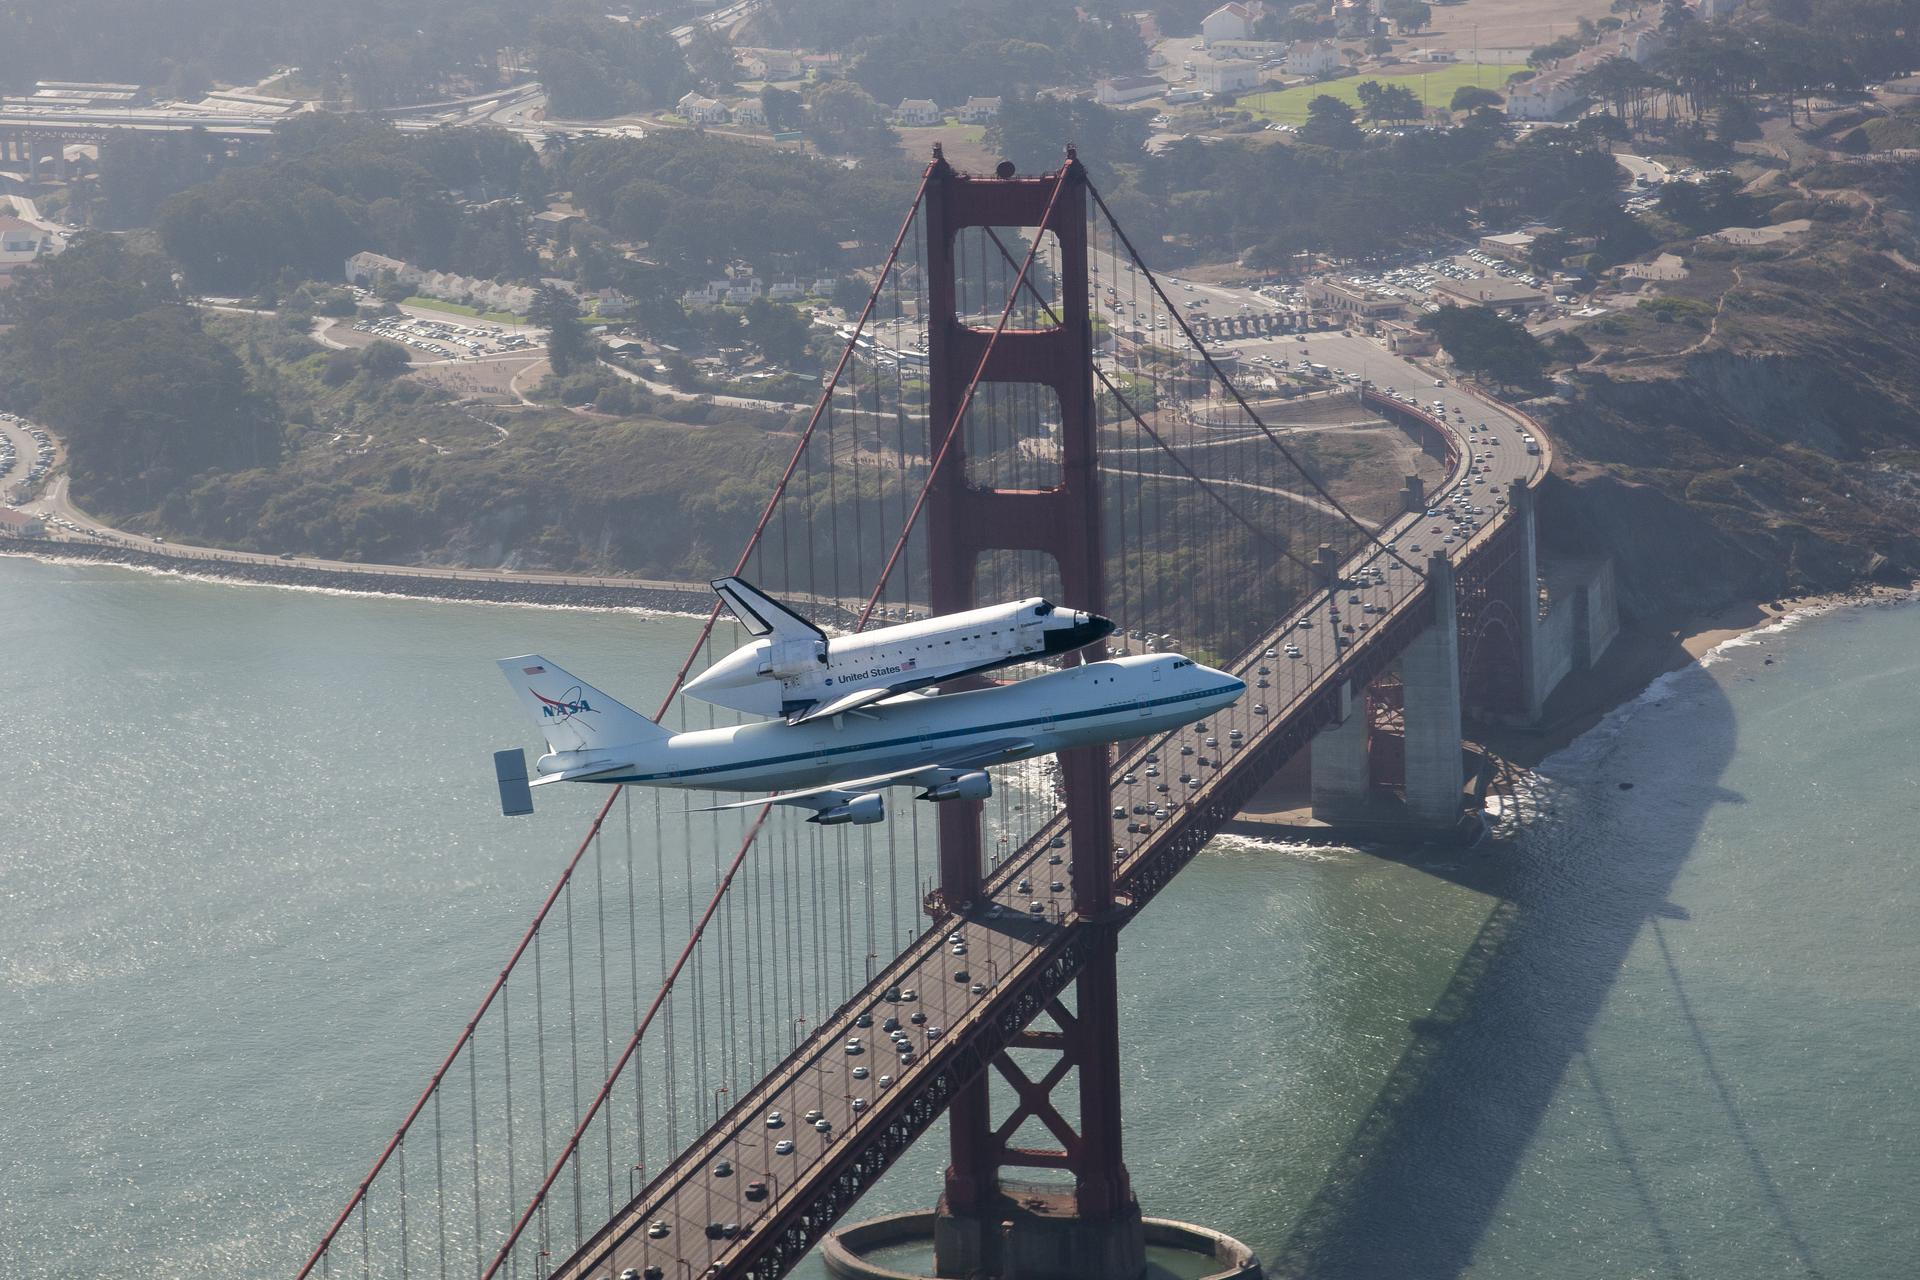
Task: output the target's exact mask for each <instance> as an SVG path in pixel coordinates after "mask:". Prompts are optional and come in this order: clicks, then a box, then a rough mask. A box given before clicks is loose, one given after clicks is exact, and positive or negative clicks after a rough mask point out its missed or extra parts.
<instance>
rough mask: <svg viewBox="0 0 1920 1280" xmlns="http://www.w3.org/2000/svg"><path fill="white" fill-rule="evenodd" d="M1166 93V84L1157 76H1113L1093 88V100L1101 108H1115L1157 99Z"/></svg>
mask: <svg viewBox="0 0 1920 1280" xmlns="http://www.w3.org/2000/svg"><path fill="white" fill-rule="evenodd" d="M1166 91H1167V82H1166V81H1165V80H1162V79H1161V78H1160V77H1159V76H1113V77H1112V78H1110V79H1107V80H1102V81H1099V82H1098V83H1097V84H1095V85H1094V87H1093V100H1094V101H1095V102H1098V103H1100V104H1101V105H1102V106H1108V107H1116V106H1120V105H1123V104H1125V103H1128V102H1139V101H1140V100H1141V99H1143V98H1157V97H1159V96H1160V95H1161V94H1163V93H1165V92H1166Z"/></svg>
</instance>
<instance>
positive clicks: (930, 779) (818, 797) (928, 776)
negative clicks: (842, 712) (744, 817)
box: [695, 740, 1033, 813]
mask: <svg viewBox="0 0 1920 1280" xmlns="http://www.w3.org/2000/svg"><path fill="white" fill-rule="evenodd" d="M1032 749H1033V743H1032V742H1031V741H1014V740H1008V741H1005V742H993V743H986V744H975V745H974V746H972V747H970V748H968V749H967V750H966V751H964V752H961V753H958V754H956V755H954V756H951V757H949V758H946V759H943V760H937V761H930V762H928V763H926V764H916V765H912V766H910V767H908V768H905V769H895V770H894V771H893V772H891V773H876V774H874V775H872V776H871V777H866V778H848V779H847V780H845V781H844V782H827V783H822V784H821V785H820V786H817V787H803V788H801V789H800V790H798V791H782V792H780V793H779V794H777V795H771V796H760V797H758V798H756V799H753V800H736V801H734V802H733V803H732V804H716V805H708V806H707V807H706V808H703V809H698V810H695V812H697V813H710V812H713V811H715V810H719V809H757V808H759V807H760V806H761V805H763V804H791V805H799V806H801V807H803V808H808V809H824V808H830V807H832V806H834V805H838V804H845V803H846V802H847V801H848V800H850V799H852V798H853V797H854V796H858V795H864V794H865V793H867V792H869V791H879V790H881V789H882V788H884V787H895V786H902V785H906V784H912V785H914V786H924V787H934V786H938V785H940V784H941V783H943V782H946V781H947V780H949V779H950V778H952V777H953V776H954V775H955V774H957V773H967V772H970V771H972V770H975V769H980V768H983V767H985V766H986V765H990V764H998V763H999V762H1000V761H1002V760H1007V759H1011V758H1013V757H1015V756H1019V755H1022V754H1024V753H1026V752H1028V751H1031V750H1032Z"/></svg>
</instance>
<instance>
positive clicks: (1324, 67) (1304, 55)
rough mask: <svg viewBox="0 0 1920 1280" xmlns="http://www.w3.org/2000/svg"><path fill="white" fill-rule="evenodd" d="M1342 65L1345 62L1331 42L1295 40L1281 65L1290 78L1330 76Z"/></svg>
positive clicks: (1337, 47)
mask: <svg viewBox="0 0 1920 1280" xmlns="http://www.w3.org/2000/svg"><path fill="white" fill-rule="evenodd" d="M1344 65H1346V60H1345V59H1343V58H1342V57H1341V56H1340V46H1339V45H1337V44H1335V43H1334V42H1333V41H1331V40H1296V41H1294V43H1293V47H1292V48H1290V49H1288V50H1287V60H1286V62H1285V63H1284V64H1282V66H1283V69H1284V70H1285V71H1286V73H1287V74H1288V75H1290V76H1324V75H1330V74H1332V73H1333V72H1335V71H1338V70H1339V69H1340V68H1341V67H1342V66H1344Z"/></svg>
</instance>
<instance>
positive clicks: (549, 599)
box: [0, 537, 713, 617]
mask: <svg viewBox="0 0 1920 1280" xmlns="http://www.w3.org/2000/svg"><path fill="white" fill-rule="evenodd" d="M0 555H8V556H17V557H22V558H25V559H30V560H39V561H43V562H45V563H49V564H107V565H117V566H120V567H122V568H126V569H133V570H135V571H137V572H143V573H152V574H157V575H162V576H170V577H183V578H195V579H201V580H206V581H217V582H224V583H232V584H236V585H242V586H256V587H279V588H284V589H290V590H304V591H323V592H329V593H334V594H340V595H357V596H370V597H375V598H379V597H386V598H393V599H407V600H431V601H441V602H453V603H468V604H522V605H538V606H542V607H546V608H565V609H619V610H632V611H640V612H646V613H659V614H672V615H677V616H682V617H685V616H694V617H705V616H706V615H707V613H708V612H709V611H710V610H711V609H712V608H713V594H712V593H711V592H710V591H702V592H699V593H697V594H696V593H695V592H692V591H677V590H672V589H669V588H664V587H657V586H641V585H638V584H636V585H634V586H630V587H628V586H617V585H613V584H609V583H570V582H547V581H537V580H529V579H516V578H499V579H489V578H471V577H460V576H458V573H457V571H455V570H453V569H449V570H447V576H446V577H444V578H441V577H435V576H432V575H431V574H429V573H426V572H420V571H416V572H412V573H384V572H382V571H380V570H377V569H321V568H317V567H313V566H306V565H300V564H298V563H291V564H279V563H274V564H266V563H261V562H258V561H249V560H223V559H217V558H209V559H201V558H198V557H187V556H173V555H167V554H165V553H162V552H156V551H146V550H141V549H138V548H134V547H125V546H107V545H101V544H98V543H86V542H73V543H68V542H52V541H47V540H44V539H34V538H11V537H0ZM467 572H472V571H467Z"/></svg>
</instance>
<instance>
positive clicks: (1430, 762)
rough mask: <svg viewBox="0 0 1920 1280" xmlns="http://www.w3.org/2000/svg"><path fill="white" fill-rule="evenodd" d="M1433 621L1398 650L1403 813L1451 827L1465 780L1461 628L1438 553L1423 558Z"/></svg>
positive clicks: (1449, 573) (1447, 569)
mask: <svg viewBox="0 0 1920 1280" xmlns="http://www.w3.org/2000/svg"><path fill="white" fill-rule="evenodd" d="M1427 582H1428V589H1429V590H1431V591H1432V593H1433V625H1431V626H1429V627H1428V628H1427V629H1426V630H1425V631H1423V632H1421V634H1420V637H1419V639H1417V640H1415V641H1414V642H1413V643H1412V644H1410V645H1408V646H1407V651H1406V652H1405V653H1404V654H1403V655H1401V659H1400V678H1401V683H1402V685H1403V686H1404V689H1405V703H1404V709H1403V711H1402V716H1403V720H1404V723H1405V726H1406V729H1405V733H1406V752H1407V756H1406V803H1407V818H1408V820H1409V821H1410V822H1412V823H1414V824H1415V825H1417V826H1422V827H1434V828H1447V829H1451V828H1452V827H1454V826H1455V825H1457V824H1458V823H1459V821H1460V811H1461V809H1460V788H1461V787H1462V785H1463V784H1464V783H1465V781H1466V774H1465V770H1464V769H1463V768H1462V766H1461V750H1460V629H1459V622H1458V619H1457V617H1456V608H1455V601H1454V585H1453V562H1452V561H1450V560H1448V559H1447V557H1446V556H1445V555H1443V554H1441V553H1440V552H1437V551H1436V552H1435V553H1434V554H1433V555H1432V556H1431V557H1429V559H1428V560H1427Z"/></svg>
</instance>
